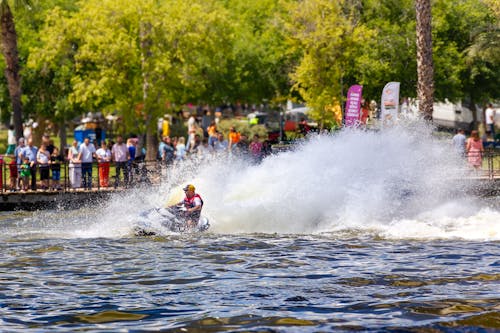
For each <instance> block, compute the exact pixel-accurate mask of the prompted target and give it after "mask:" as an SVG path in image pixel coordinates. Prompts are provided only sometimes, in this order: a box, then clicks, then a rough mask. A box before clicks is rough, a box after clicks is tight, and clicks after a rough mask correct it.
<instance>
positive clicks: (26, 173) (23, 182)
mask: <svg viewBox="0 0 500 333" xmlns="http://www.w3.org/2000/svg"><path fill="white" fill-rule="evenodd" d="M30 174H31V171H30V159H29V157H23V162H22V163H21V165H20V171H19V178H20V186H21V190H22V191H27V190H28V187H29V179H30Z"/></svg>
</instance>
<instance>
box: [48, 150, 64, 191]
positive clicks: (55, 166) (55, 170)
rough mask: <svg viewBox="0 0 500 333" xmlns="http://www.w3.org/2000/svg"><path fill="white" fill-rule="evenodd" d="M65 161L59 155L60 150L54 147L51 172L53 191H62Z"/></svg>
mask: <svg viewBox="0 0 500 333" xmlns="http://www.w3.org/2000/svg"><path fill="white" fill-rule="evenodd" d="M62 162H63V159H62V157H61V154H60V153H59V148H57V147H54V150H53V152H52V154H51V155H50V170H51V171H52V185H51V186H52V189H53V190H61V164H62Z"/></svg>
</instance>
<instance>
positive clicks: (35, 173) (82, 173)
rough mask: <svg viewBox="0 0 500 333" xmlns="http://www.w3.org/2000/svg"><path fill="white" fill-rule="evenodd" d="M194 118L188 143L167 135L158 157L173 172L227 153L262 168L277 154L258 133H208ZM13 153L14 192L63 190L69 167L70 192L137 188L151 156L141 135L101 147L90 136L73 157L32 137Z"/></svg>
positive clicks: (212, 127)
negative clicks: (143, 166)
mask: <svg viewBox="0 0 500 333" xmlns="http://www.w3.org/2000/svg"><path fill="white" fill-rule="evenodd" d="M192 119H194V117H190V119H189V120H188V133H187V140H186V139H185V138H184V137H182V136H180V137H170V136H168V135H162V136H161V139H160V143H159V146H158V152H157V161H158V162H159V163H162V164H163V165H164V166H166V167H169V166H171V165H174V164H179V163H182V162H183V161H185V160H188V159H193V158H196V159H198V160H199V161H201V160H206V159H209V158H212V157H218V156H221V155H227V154H232V155H238V156H241V157H243V158H247V159H248V160H249V161H250V162H251V163H259V162H260V161H261V160H262V159H263V158H264V157H265V156H267V155H269V154H270V153H271V144H270V142H269V141H268V140H262V139H261V138H260V137H259V135H258V134H255V135H254V136H253V138H252V139H251V140H249V139H248V138H247V136H246V135H244V134H241V133H239V132H238V131H236V129H235V128H234V127H231V128H230V130H229V133H228V135H227V137H226V136H225V135H224V134H223V133H222V132H221V131H219V130H218V128H217V124H216V122H215V121H211V122H210V123H208V125H207V127H206V128H204V127H202V126H199V125H198V122H197V121H196V120H195V121H192ZM200 129H203V131H202V132H203V134H202V135H201V133H200V132H201V131H200ZM162 134H163V133H162ZM164 134H167V133H164ZM14 142H15V141H14ZM96 144H97V143H96ZM8 152H9V153H10V154H9V155H10V156H13V158H12V160H11V162H10V163H9V166H8V169H9V179H10V184H9V186H8V190H9V191H11V192H16V191H36V190H43V191H47V190H56V191H57V190H62V187H63V186H62V184H61V168H67V169H66V170H67V172H66V173H65V175H66V174H67V181H66V180H65V182H64V187H65V188H67V189H79V188H83V189H86V190H91V189H92V188H93V186H95V185H96V183H97V184H98V186H99V187H104V188H105V187H111V186H112V187H115V188H116V187H119V186H124V187H129V186H131V185H133V181H134V178H139V177H140V176H139V175H140V170H139V165H138V162H140V161H142V160H143V159H144V156H145V149H144V148H142V149H141V148H140V147H139V139H138V138H137V137H136V136H134V137H130V138H128V139H127V140H124V138H123V136H121V135H118V136H117V137H116V138H115V142H106V141H105V140H102V141H101V142H100V145H99V147H96V146H95V145H94V143H93V142H91V140H90V138H89V137H86V138H84V140H83V142H82V143H79V142H78V141H77V140H73V142H72V144H71V146H69V148H68V149H67V153H65V152H63V153H61V152H60V151H59V149H58V148H57V147H55V146H54V143H53V141H52V140H51V139H50V137H49V136H48V135H44V136H43V137H42V142H41V145H40V147H39V148H38V147H36V146H34V144H33V140H32V138H31V137H30V138H28V139H25V138H23V137H22V138H20V139H19V140H18V142H17V146H16V144H12V145H11V144H9V146H8ZM95 165H97V175H96V174H95ZM113 166H114V168H115V174H114V176H113V178H114V179H112V180H111V181H110V169H111V167H113ZM96 176H97V177H96ZM95 178H97V180H96V179H95Z"/></svg>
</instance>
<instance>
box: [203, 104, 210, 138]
mask: <svg viewBox="0 0 500 333" xmlns="http://www.w3.org/2000/svg"><path fill="white" fill-rule="evenodd" d="M211 122H212V117H210V111H208V110H203V117H202V118H201V128H202V129H203V137H204V138H207V139H208V127H209V126H210V123H211Z"/></svg>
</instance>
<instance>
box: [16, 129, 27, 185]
mask: <svg viewBox="0 0 500 333" xmlns="http://www.w3.org/2000/svg"><path fill="white" fill-rule="evenodd" d="M17 142H18V145H17V147H16V149H15V150H14V156H15V160H16V165H17V167H18V172H20V167H21V164H22V163H23V161H24V160H23V155H22V151H23V149H24V147H25V144H24V138H19V140H18V141H17ZM20 181H21V177H20V175H19V174H18V177H17V186H16V188H17V189H20V188H21V186H20V184H19V183H20Z"/></svg>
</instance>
